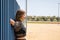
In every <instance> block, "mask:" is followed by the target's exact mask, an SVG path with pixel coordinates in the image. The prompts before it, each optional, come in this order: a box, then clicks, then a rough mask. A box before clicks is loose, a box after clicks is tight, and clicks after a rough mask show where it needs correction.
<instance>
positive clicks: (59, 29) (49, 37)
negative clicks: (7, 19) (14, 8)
mask: <svg viewBox="0 0 60 40" xmlns="http://www.w3.org/2000/svg"><path fill="white" fill-rule="evenodd" d="M26 38H27V40H60V24H32V23H27V36H26Z"/></svg>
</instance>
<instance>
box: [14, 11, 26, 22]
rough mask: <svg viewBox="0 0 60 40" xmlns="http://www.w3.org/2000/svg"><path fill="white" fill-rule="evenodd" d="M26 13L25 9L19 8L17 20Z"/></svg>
mask: <svg viewBox="0 0 60 40" xmlns="http://www.w3.org/2000/svg"><path fill="white" fill-rule="evenodd" d="M24 14H25V11H23V10H17V12H16V17H15V20H16V21H20V18H21V17H22V15H24Z"/></svg>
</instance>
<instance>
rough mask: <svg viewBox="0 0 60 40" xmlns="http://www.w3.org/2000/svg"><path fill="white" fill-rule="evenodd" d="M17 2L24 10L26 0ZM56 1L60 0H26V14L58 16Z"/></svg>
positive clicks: (59, 0)
mask: <svg viewBox="0 0 60 40" xmlns="http://www.w3.org/2000/svg"><path fill="white" fill-rule="evenodd" d="M17 2H18V4H19V6H20V8H21V9H24V10H26V0H17ZM58 3H60V0H27V15H29V16H58ZM59 16H60V4H59Z"/></svg>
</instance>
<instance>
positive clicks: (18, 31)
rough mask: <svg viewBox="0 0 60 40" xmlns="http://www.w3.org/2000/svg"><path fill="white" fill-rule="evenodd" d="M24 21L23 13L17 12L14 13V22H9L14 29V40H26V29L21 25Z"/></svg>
mask: <svg viewBox="0 0 60 40" xmlns="http://www.w3.org/2000/svg"><path fill="white" fill-rule="evenodd" d="M24 19H25V11H23V10H18V11H17V12H16V18H15V20H12V19H11V20H10V24H11V25H12V27H13V29H14V34H15V40H26V39H25V38H24V37H25V36H26V28H25V27H24V25H23V23H22V22H23V21H24Z"/></svg>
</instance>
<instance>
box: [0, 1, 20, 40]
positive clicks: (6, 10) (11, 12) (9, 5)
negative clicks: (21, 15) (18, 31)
mask: <svg viewBox="0 0 60 40" xmlns="http://www.w3.org/2000/svg"><path fill="white" fill-rule="evenodd" d="M1 1H2V13H1V14H2V15H1V19H2V20H1V21H2V23H1V25H2V26H1V29H2V40H14V34H13V30H12V28H11V25H10V23H9V21H10V18H12V19H14V16H15V12H16V10H17V9H19V6H18V4H17V2H16V0H1Z"/></svg>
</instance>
